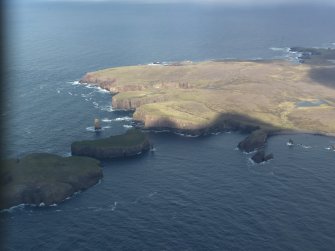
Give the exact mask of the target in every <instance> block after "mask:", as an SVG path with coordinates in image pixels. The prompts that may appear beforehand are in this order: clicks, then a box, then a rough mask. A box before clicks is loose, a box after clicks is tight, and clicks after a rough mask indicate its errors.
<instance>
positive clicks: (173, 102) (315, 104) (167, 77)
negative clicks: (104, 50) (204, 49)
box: [80, 47, 335, 151]
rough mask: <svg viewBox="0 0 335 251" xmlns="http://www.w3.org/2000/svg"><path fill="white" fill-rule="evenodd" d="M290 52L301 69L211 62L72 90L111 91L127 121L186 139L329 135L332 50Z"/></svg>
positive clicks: (154, 69) (92, 79)
mask: <svg viewBox="0 0 335 251" xmlns="http://www.w3.org/2000/svg"><path fill="white" fill-rule="evenodd" d="M291 50H292V51H295V52H297V53H300V56H299V58H300V60H301V62H302V63H300V64H299V63H292V62H288V61H285V60H244V61H243V60H235V61H234V60H216V61H204V62H197V63H192V62H189V61H187V62H179V63H178V64H164V65H161V64H155V65H138V66H127V67H117V68H110V69H104V70H100V71H96V72H90V73H87V74H86V75H85V76H84V77H83V78H82V79H81V80H80V82H81V83H83V84H85V83H91V84H95V85H98V86H100V87H102V88H105V89H107V90H109V91H111V93H112V94H113V98H112V100H113V102H112V105H113V107H114V108H116V109H124V110H135V112H134V114H133V118H134V120H135V121H137V122H139V124H141V125H142V126H143V127H144V128H149V129H150V128H151V129H156V128H168V129H171V130H174V131H178V132H184V133H189V134H206V133H208V132H211V131H218V130H219V131H220V130H240V131H244V132H249V133H250V132H252V131H255V130H259V129H262V130H263V131H266V132H268V133H269V134H270V135H271V134H272V133H275V132H276V133H278V132H279V131H286V132H288V131H291V132H297V131H303V132H311V133H321V134H332V135H333V134H335V99H334V97H335V83H334V77H335V65H334V63H333V61H334V59H335V52H334V50H331V49H308V48H307V49H306V48H305V49H303V48H300V47H294V48H292V49H291ZM307 54H308V55H307ZM304 62H306V63H304ZM243 144H244V143H243V142H242V143H241V144H240V145H239V146H241V147H240V148H241V150H245V149H244V147H242V145H243ZM247 151H249V150H248V149H247Z"/></svg>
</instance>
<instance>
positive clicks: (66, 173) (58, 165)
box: [0, 153, 103, 209]
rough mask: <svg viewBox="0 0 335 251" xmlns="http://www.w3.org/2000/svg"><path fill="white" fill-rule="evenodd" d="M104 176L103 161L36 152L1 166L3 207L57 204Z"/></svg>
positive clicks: (1, 206)
mask: <svg viewBox="0 0 335 251" xmlns="http://www.w3.org/2000/svg"><path fill="white" fill-rule="evenodd" d="M102 177H103V174H102V169H101V167H100V162H99V161H97V160H95V159H92V158H87V157H73V156H72V157H60V156H58V155H54V154H49V153H34V154H29V155H27V156H25V157H23V158H22V159H16V160H14V159H10V160H6V162H5V166H4V167H3V168H1V191H2V201H1V205H0V208H1V209H4V208H9V207H12V206H16V205H19V204H29V205H36V206H39V205H47V206H49V205H52V204H58V203H61V202H63V201H64V200H65V199H66V198H69V197H70V196H72V195H73V194H74V193H75V192H78V191H82V190H85V189H87V188H89V187H91V186H93V185H94V184H96V183H97V182H98V181H99V180H100V179H101V178H102Z"/></svg>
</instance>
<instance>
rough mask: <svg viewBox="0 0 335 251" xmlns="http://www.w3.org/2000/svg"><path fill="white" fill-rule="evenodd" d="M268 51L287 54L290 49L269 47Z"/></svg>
mask: <svg viewBox="0 0 335 251" xmlns="http://www.w3.org/2000/svg"><path fill="white" fill-rule="evenodd" d="M270 50H272V51H284V52H289V51H290V48H288V47H270Z"/></svg>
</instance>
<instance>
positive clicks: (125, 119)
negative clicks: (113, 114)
mask: <svg viewBox="0 0 335 251" xmlns="http://www.w3.org/2000/svg"><path fill="white" fill-rule="evenodd" d="M132 119H133V118H131V117H128V116H125V117H120V118H116V119H114V121H131V120H132Z"/></svg>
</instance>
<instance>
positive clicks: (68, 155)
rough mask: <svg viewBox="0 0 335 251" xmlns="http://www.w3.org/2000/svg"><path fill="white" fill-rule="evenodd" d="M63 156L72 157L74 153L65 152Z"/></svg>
mask: <svg viewBox="0 0 335 251" xmlns="http://www.w3.org/2000/svg"><path fill="white" fill-rule="evenodd" d="M62 156H63V157H70V156H72V153H71V152H67V153H63V154H62Z"/></svg>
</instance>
